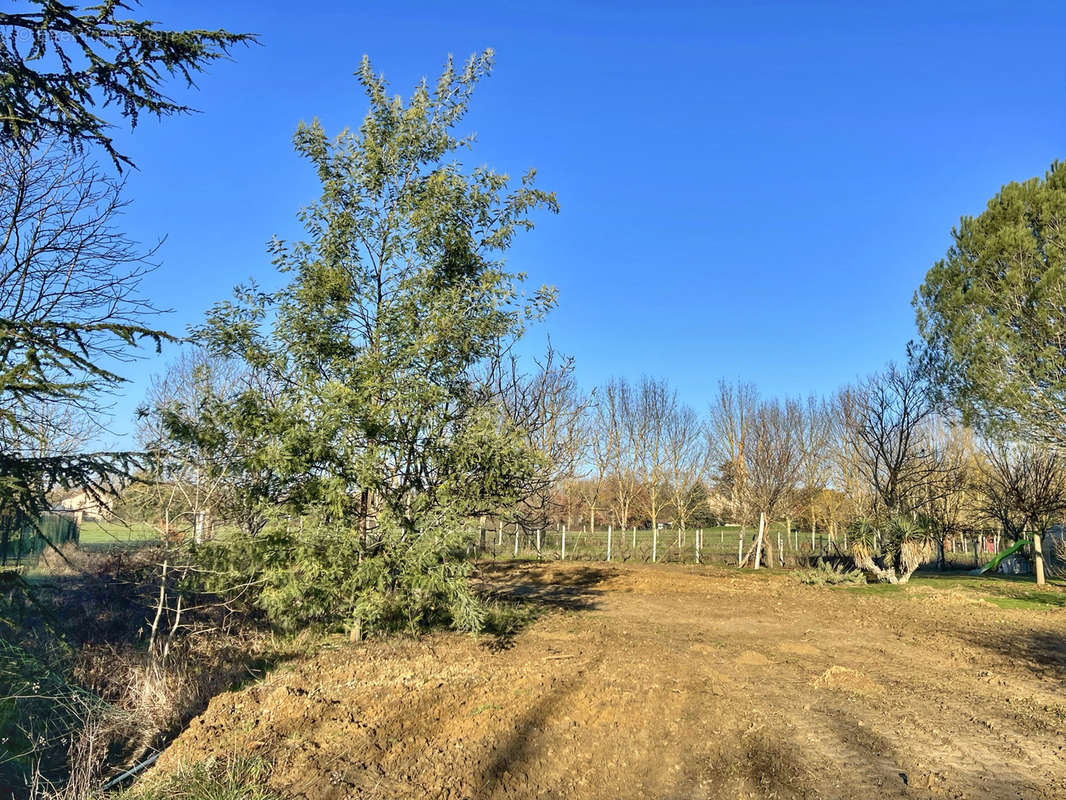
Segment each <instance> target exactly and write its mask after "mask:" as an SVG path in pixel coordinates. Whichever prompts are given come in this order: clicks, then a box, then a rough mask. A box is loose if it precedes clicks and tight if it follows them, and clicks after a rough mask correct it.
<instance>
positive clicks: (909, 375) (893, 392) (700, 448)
mask: <svg viewBox="0 0 1066 800" xmlns="http://www.w3.org/2000/svg"><path fill="white" fill-rule="evenodd" d="M547 383H548V384H549V385H550V384H551V381H550V380H549V381H547ZM542 393H543V390H542ZM546 395H547V396H551V397H553V398H555V403H554V404H552V405H550V406H547V405H546V406H544V407H543V408H542V410H543V411H545V412H547V413H550V414H552V415H558V419H559V421H560V424H559V425H558V426H557V428H558V431H559V433H558V434H556V435H551V434H550V432H549V434H550V435H549V438H550V439H551V442H550V447H551V449H550V450H546V452H550V453H551V458H550V459H549V461H550V462H551V463H552V464H553V465H554V466H553V467H552V469H551V480H550V481H548V482H546V484H545V491H544V492H543V493H541V494H540V495H539V498H538V503H537V507H536V512H537V513H536V514H530V513H529V512H528V509H526V508H523V509H518V510H515V511H510V510H501V514H502V515H504V516H510V517H513V518H515V521H517V522H518V523H519V524H521V525H523V526H529V527H530V528H533V527H537V528H540V527H545V528H546V527H549V526H552V525H556V526H561V525H567V526H570V527H574V526H576V525H580V526H582V527H589V528H593V529H594V528H596V527H597V526H600V527H604V526H606V525H608V524H611V525H614V526H615V527H629V526H632V525H636V526H642V527H643V526H645V525H647V526H650V527H652V528H657V527H660V526H662V525H665V524H669V525H672V526H674V527H676V528H678V529H681V530H685V529H686V528H689V527H691V526H692V525H693V523H694V520H695V521H697V522H698V524H700V525H701V526H702V525H708V524H712V522H713V521H715V520H717V521H720V522H730V523H737V524H740V525H742V526H750V527H751V528H752V529H753V530H760V529H765V526H766V525H768V524H770V523H771V522H781V521H783V522H786V523H787V524H788V525H789V530H792V525H791V523H792V521H798V522H799V523H800V525H801V526H802V527H803V528H804V529H805V530H807V531H810V532H819V533H823V534H828V535H829V537H830V541H833V540H834V537H835V539H836V541H840V540H841V539H843V538H844V536H843V535H842V534H844V533H845V532H846V531H847V530H849V529H856V527H857V526H859V523H860V522H861V523H862V526H865V527H866V528H870V529H871V530H873V529H877V530H880V529H881V528H884V527H885V526H887V525H888V523H889V521H891V520H898V519H906V520H909V522H908V524H914V525H917V526H918V528H920V531H921V536H920V541H921V547H920V548H919V550H920V551H921V553H920V554H921V558H919V559H918V560H919V561H923V560H932V559H934V558H935V559H936V560H938V561H939V562H940V563H941V564H943V562H944V553H945V545H946V544H947V543H950V544H954V543H955V542H956V541H958V540H959V537H964V536H965V537H970V538H972V537H974V536H976V535H978V533H979V532H994V533H995V534H1001V535H1002V536H1003V537H1004V538H1005V540H1006V541H1010V540H1017V539H1019V538H1021V537H1023V536H1031V535H1033V534H1036V535H1039V534H1041V533H1045V532H1046V531H1047V530H1048V529H1049V528H1050V527H1051V526H1052V525H1054V524H1055V523H1057V522H1058V521H1059V520H1060V519H1061V518H1062V516H1063V514H1064V513H1066V469H1064V466H1066V465H1064V463H1063V459H1062V457H1061V456H1060V455H1059V454H1058V453H1057V452H1056V451H1054V450H1051V449H1048V448H1047V447H1045V446H1039V445H1034V444H1027V443H1023V442H1017V441H1010V440H1000V439H990V438H982V437H979V436H978V435H976V434H975V433H974V432H973V431H971V430H970V429H968V428H967V427H965V426H963V425H961V424H958V423H955V422H953V421H951V420H950V419H948V418H947V417H945V416H943V415H942V414H940V413H938V411H937V409H936V407H935V405H934V403H933V401H932V400H931V396H930V392H929V391H928V387H927V386H926V384H925V377H924V374H923V372H922V370H921V369H920V367H919V366H917V365H914V364H907V365H905V366H897V365H894V364H890V365H889V366H887V367H886V368H885V369H884V370H882V371H881V372H879V373H876V374H874V375H872V376H870V377H868V378H866V379H864V380H861V381H858V382H856V383H855V384H853V385H850V386H847V387H845V388H844V389H842V390H840V391H839V392H837V393H836V394H835V395H834V396H832V397H830V398H819V397H813V396H812V397H809V398H807V399H805V400H801V399H794V398H783V399H782V398H774V397H764V396H761V395H760V393H759V391H758V390H757V388H756V387H755V386H754V385H752V384H748V383H729V382H722V383H720V384H719V386H718V391H717V393H716V395H715V397H714V398H713V400H712V401H711V402H710V403H709V404H708V407H707V410H706V413H705V414H703V415H701V414H699V413H698V412H697V411H696V410H695V409H693V408H692V407H690V406H688V405H686V404H685V403H684V402H682V401H681V400H680V399H679V397H678V394H677V392H676V391H675V390H674V389H672V388H671V387H670V386H669V385H668V384H667V383H666V382H665V381H662V380H657V379H654V378H647V377H645V378H642V379H640V380H639V381H634V382H631V381H628V380H625V379H613V380H611V381H609V382H607V383H606V384H605V385H603V386H602V387H600V388H598V389H597V390H596V391H594V392H593V393H592V394H591V395H589V396H584V395H582V394H581V393H580V392H579V391H578V390H577V388H576V386H575V385H574V384H573V381H572V379H568V381H567V382H566V383H565V391H555V392H546ZM537 396H543V395H542V394H538V395H537ZM552 430H555V429H552ZM860 527H861V526H860ZM878 536H880V534H878ZM912 538H914V537H912ZM878 541H880V539H878ZM916 541H917V539H916ZM764 545H765V551H766V552H763V550H764ZM747 560H748V561H749V562H754V563H755V564H758V563H775V557H774V552H773V549H772V542H771V541H770V540H769V538H768V537H767V539H766V541H765V542H762V541H758V540H757V542H756V545H754V546H753V549H752V553H750V554H749V555H748V557H747ZM776 560H777V561H781V560H782V554H778V555H777V559H776ZM912 561H914V559H913V558H909V559H908V564H910V563H911V562H912ZM897 577H899V576H897ZM904 579H905V578H904Z"/></svg>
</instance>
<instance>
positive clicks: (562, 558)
mask: <svg viewBox="0 0 1066 800" xmlns="http://www.w3.org/2000/svg"><path fill="white" fill-rule="evenodd" d="M559 560H560V561H566V526H565V525H563V550H562V555H561V556H560V557H559Z"/></svg>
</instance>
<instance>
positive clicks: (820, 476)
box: [797, 395, 833, 537]
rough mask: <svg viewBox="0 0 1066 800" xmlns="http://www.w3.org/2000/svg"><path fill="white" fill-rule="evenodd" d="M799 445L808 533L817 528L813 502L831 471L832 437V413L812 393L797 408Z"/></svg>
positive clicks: (815, 504) (822, 488) (824, 488)
mask: <svg viewBox="0 0 1066 800" xmlns="http://www.w3.org/2000/svg"><path fill="white" fill-rule="evenodd" d="M797 434H798V436H799V447H800V478H801V480H802V481H803V488H804V490H805V497H806V500H807V503H808V506H809V510H810V515H811V536H812V537H813V536H814V535H815V533H816V530H817V526H818V523H817V519H818V512H817V507H816V506H817V503H818V500H819V498H820V497H821V496H822V493H823V492H824V491H825V490H826V487H827V486H828V483H829V477H830V475H831V474H832V462H831V458H830V445H831V444H832V439H833V416H832V411H831V408H830V406H829V404H828V403H826V402H825V400H822V399H821V398H817V397H814V396H813V395H812V396H810V397H808V398H807V402H806V404H805V405H804V406H803V407H802V409H801V417H800V425H799V429H798V431H797Z"/></svg>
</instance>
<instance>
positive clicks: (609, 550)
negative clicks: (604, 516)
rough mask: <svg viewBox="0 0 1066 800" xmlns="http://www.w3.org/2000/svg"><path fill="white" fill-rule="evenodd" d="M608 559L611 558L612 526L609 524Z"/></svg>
mask: <svg viewBox="0 0 1066 800" xmlns="http://www.w3.org/2000/svg"><path fill="white" fill-rule="evenodd" d="M607 560H608V561H610V560H611V526H610V525H608V526H607Z"/></svg>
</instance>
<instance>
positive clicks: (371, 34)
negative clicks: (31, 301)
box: [115, 0, 1066, 433]
mask: <svg viewBox="0 0 1066 800" xmlns="http://www.w3.org/2000/svg"><path fill="white" fill-rule="evenodd" d="M872 5H873V4H868V3H862V2H855V0H849V1H848V2H823V3H811V2H776V3H772V2H762V3H739V2H738V3H730V4H720V3H679V2H673V1H672V0H667V1H666V2H646V1H645V2H639V3H637V2H596V3H561V2H560V3H546V2H524V3H513V4H512V3H503V2H485V3H447V4H445V3H439V2H429V1H428V0H427V1H426V2H404V1H403V0H393V1H392V2H388V3H385V2H370V1H367V2H339V1H330V0H307V2H303V3H291V2H286V3H278V2H245V1H243V0H242V1H240V2H236V1H234V0H227V2H225V3H218V2H202V1H201V0H181V2H176V1H175V2H158V1H156V0H146V1H145V3H144V5H143V7H142V10H143V11H144V13H145V15H146V16H149V17H153V18H156V19H159V20H161V21H162V22H164V23H165V24H167V25H171V26H196V27H226V28H229V29H230V30H240V31H254V32H257V33H259V34H260V35H261V37H262V44H263V46H262V47H255V48H251V49H248V50H238V51H237V52H236V54H235V55H236V61H235V62H232V63H228V62H221V63H218V64H217V65H215V66H214V68H213V69H212V70H211V73H210V74H208V75H205V76H203V78H202V79H201V80H200V91H199V92H197V93H195V94H194V95H190V96H189V97H190V102H192V103H193V104H194V105H196V106H197V107H198V108H199V109H201V110H202V112H203V113H202V114H199V115H197V116H195V117H188V118H179V119H171V120H167V121H165V122H164V123H162V124H159V123H156V122H154V121H152V120H145V121H144V122H143V123H142V126H141V127H140V128H138V130H137V131H136V132H135V133H134V135H133V136H132V137H130V138H127V137H126V136H125V135H123V136H122V137H121V141H122V142H123V143H124V146H125V147H126V151H127V152H129V153H130V155H132V156H133V158H134V160H135V161H136V162H137V164H138V166H139V168H140V169H139V171H137V172H136V173H134V174H133V175H132V176H131V177H130V180H129V190H130V197H131V198H132V199H133V200H134V206H133V208H132V209H131V210H130V212H129V213H128V215H127V219H126V225H127V227H128V229H129V230H130V231H131V232H132V233H133V234H134V235H135V236H136V237H137V238H138V239H140V240H141V241H145V242H149V241H153V240H155V239H157V238H159V237H161V236H166V237H168V238H167V241H166V243H165V245H164V246H163V249H162V251H161V254H160V258H161V260H162V262H163V265H162V268H161V269H160V270H159V271H158V272H157V273H155V274H154V275H153V276H152V277H151V278H150V279H149V280H148V281H147V283H146V284H145V289H146V292H147V293H148V294H149V295H150V296H151V297H152V298H154V299H155V300H156V301H157V302H158V303H160V304H161V305H165V306H168V307H170V308H173V309H174V313H173V314H171V315H169V316H168V317H167V318H166V319H165V320H164V324H165V325H166V327H168V328H169V329H171V330H174V331H177V332H182V331H183V330H184V328H185V325H186V324H188V323H190V322H195V321H198V320H199V319H200V317H201V316H202V314H203V312H204V311H205V310H206V309H207V308H208V307H209V306H211V305H212V304H213V303H214V302H216V301H218V300H220V299H222V298H225V297H227V296H228V295H229V293H230V291H231V289H232V287H233V285H234V284H236V283H238V282H240V281H243V280H245V279H246V278H247V277H249V276H257V277H258V278H259V279H260V280H262V281H265V282H266V283H267V284H268V285H272V282H273V279H272V278H271V274H272V273H271V268H270V265H269V262H268V259H267V257H266V255H265V247H264V245H265V243H266V241H267V240H268V239H269V237H270V236H271V235H272V234H275V233H276V234H279V235H281V236H283V237H290V238H291V237H293V236H294V235H297V234H298V233H299V229H298V227H297V225H296V222H295V213H296V211H297V209H298V208H299V207H300V206H301V205H303V204H305V203H306V202H308V201H309V200H311V199H312V198H313V197H314V196H315V194H316V185H315V180H314V177H313V175H312V174H311V172H310V170H309V169H308V168H307V166H306V165H305V164H303V163H302V162H300V161H299V160H298V159H297V158H296V157H295V156H294V155H293V153H292V148H291V145H290V139H291V135H292V132H293V130H294V128H295V127H296V124H297V122H299V121H300V120H302V119H304V120H306V119H310V118H311V117H313V116H318V117H319V118H320V119H322V121H323V122H324V124H325V125H326V126H327V128H328V129H329V130H330V131H337V130H339V129H340V128H341V127H342V126H344V125H349V124H350V125H353V126H355V125H357V124H358V123H359V121H360V120H361V119H362V116H363V113H364V110H365V106H364V103H363V98H362V96H361V93H360V90H359V87H358V85H357V83H356V81H355V79H354V78H353V77H352V72H353V71H354V69H355V67H356V66H357V64H358V62H359V59H360V57H361V56H362V54H363V53H368V54H370V56H371V58H372V59H373V61H374V64H375V66H376V67H377V69H378V70H379V71H382V72H384V73H385V74H386V76H387V77H388V78H389V79H390V81H391V82H392V85H393V88H394V90H395V91H396V92H400V93H403V94H406V93H407V92H408V91H409V89H410V87H411V86H412V85H413V84H414V82H415V81H417V80H418V79H419V78H420V77H421V76H422V75H426V74H428V75H430V76H434V75H435V74H436V73H437V71H438V70H439V68H440V66H441V64H442V63H443V60H444V58H445V57H446V55H447V54H449V53H453V54H455V55H456V57H457V58H463V57H465V56H467V55H468V54H469V53H471V52H473V51H475V50H479V49H482V48H485V47H493V48H495V50H496V55H497V60H496V71H495V74H494V75H493V77H492V78H491V79H490V80H489V81H488V82H487V83H485V84H483V86H482V87H481V89H480V91H479V92H478V93H477V94H476V95H475V99H474V108H473V113H472V115H471V116H470V117H469V119H468V127H469V129H471V130H474V131H476V132H477V133H478V135H479V139H480V143H479V145H478V146H477V148H476V150H475V151H474V153H473V154H471V157H470V158H469V162H470V165H471V166H473V165H474V164H475V163H488V164H490V165H492V166H493V167H495V168H497V169H500V170H504V171H508V172H510V173H511V174H512V175H516V174H519V173H521V172H522V171H524V170H525V169H526V168H528V167H529V166H536V167H537V169H538V173H539V178H540V182H541V185H542V186H544V187H545V188H550V189H554V190H555V191H556V192H557V193H558V196H559V201H560V204H561V206H562V213H561V214H560V215H559V216H558V217H545V218H543V219H542V220H540V224H539V225H538V228H537V230H536V231H534V232H533V233H532V234H529V235H527V236H525V237H524V238H523V239H522V240H521V241H520V242H519V243H518V245H517V246H516V247H515V248H514V250H513V252H512V254H511V258H510V264H511V266H512V267H513V268H515V269H516V270H524V271H526V272H528V273H529V274H530V277H531V280H533V281H534V282H536V283H538V284H539V283H551V284H555V285H556V286H558V288H559V290H560V307H559V309H558V310H557V311H556V312H555V313H554V314H553V315H552V317H551V319H550V320H549V322H548V323H546V325H545V327H544V330H542V331H539V332H538V333H537V335H538V336H543V335H544V334H545V333H546V332H547V333H550V335H551V337H552V340H553V341H554V343H555V345H556V346H557V347H558V348H559V349H561V350H563V351H565V352H569V353H571V354H573V355H574V356H575V357H576V358H577V362H578V367H579V372H580V376H581V380H582V382H583V383H584V384H585V385H586V386H589V387H591V386H593V385H595V384H597V383H599V382H601V381H602V380H604V379H605V378H607V377H609V376H611V375H615V374H622V375H627V376H631V377H638V376H639V375H640V374H642V373H648V374H653V375H657V376H662V377H665V378H668V379H669V380H670V381H671V382H672V383H673V384H674V385H676V386H677V387H678V389H679V390H680V391H681V394H682V396H683V397H684V398H685V399H686V400H687V401H688V402H690V403H691V404H692V405H694V406H695V407H697V408H699V409H702V408H703V407H704V406H705V403H706V400H707V399H708V398H709V397H710V395H711V392H712V391H713V389H714V386H715V384H716V383H717V381H718V379H719V378H720V377H726V378H730V379H734V378H743V379H747V380H752V381H755V382H756V383H758V384H759V386H760V387H761V388H762V389H763V390H764V391H765V392H767V393H790V394H794V393H807V392H811V391H814V392H830V391H832V390H833V389H835V388H836V387H838V386H839V385H841V384H842V383H844V382H847V381H849V380H852V379H854V378H855V377H856V376H857V375H861V374H865V373H867V372H870V371H872V370H874V369H877V368H879V367H880V366H881V365H882V364H883V363H884V362H886V361H887V360H889V359H899V358H900V357H902V355H903V352H904V347H905V345H906V342H907V341H908V340H909V339H910V338H912V337H913V336H914V335H915V331H914V318H913V311H912V309H911V305H910V301H911V296H912V294H913V292H914V290H915V289H916V288H917V286H918V285H919V283H920V282H921V280H922V278H923V276H924V274H925V271H926V270H927V269H928V268H929V266H930V265H931V264H932V263H933V262H934V261H935V260H936V259H937V258H938V257H940V256H941V255H942V254H943V253H944V251H945V249H946V248H947V247H948V245H949V232H950V230H951V228H952V226H953V225H954V224H955V223H956V222H957V221H958V218H959V216H960V215H962V214H973V213H978V212H980V210H981V209H982V208H983V206H984V204H985V202H986V201H987V199H988V198H989V197H990V196H991V195H992V194H994V193H995V192H996V191H997V190H998V188H999V187H1000V186H1001V185H1002V184H1003V183H1005V182H1007V181H1010V180H1015V179H1024V178H1028V177H1031V176H1034V175H1038V174H1043V172H1044V170H1045V169H1046V168H1047V167H1048V165H1049V164H1050V162H1051V161H1052V160H1054V159H1056V158H1064V157H1066V58H1064V57H1063V56H1064V52H1066V50H1064V48H1066V44H1064V43H1066V9H1064V7H1063V5H1062V3H1061V2H1060V1H1059V0H1056V1H1055V2H1046V3H1026V2H995V3H993V2H981V1H980V0H976V1H973V2H966V3H962V2H933V3H928V2H924V3H897V2H893V3H883V4H879V5H882V6H883V8H881V9H875V8H871V7H870V6H872ZM178 94H179V96H181V97H185V94H184V93H183V92H178ZM166 358H167V357H166V356H165V355H164V357H163V360H162V361H161V360H158V359H153V360H148V361H145V362H142V363H140V364H138V365H136V366H135V367H134V368H133V369H132V370H128V374H129V375H130V376H131V377H133V378H134V379H135V382H134V383H133V384H132V385H131V386H130V387H129V388H130V392H129V396H128V398H125V399H122V400H121V401H120V402H119V403H118V405H117V407H116V422H115V430H116V431H117V432H118V433H122V432H124V431H128V430H130V429H131V427H132V424H131V423H129V422H127V420H128V419H129V417H130V414H131V412H132V409H133V408H134V407H135V406H136V405H137V403H138V402H140V401H141V399H142V398H143V394H144V389H145V385H146V376H147V375H148V374H150V373H151V372H152V371H158V370H159V369H161V368H162V366H163V363H164V361H165V360H166Z"/></svg>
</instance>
